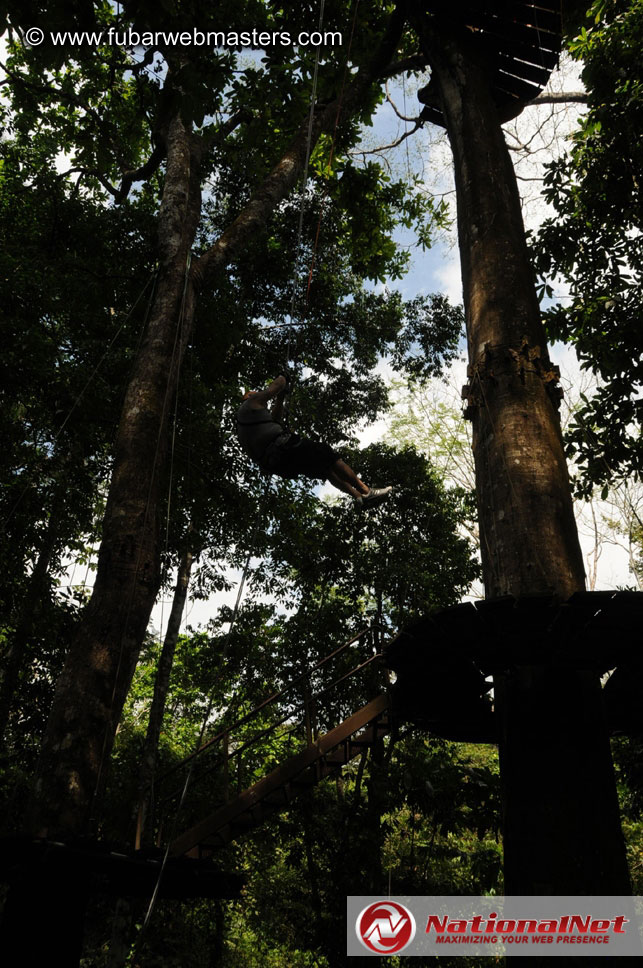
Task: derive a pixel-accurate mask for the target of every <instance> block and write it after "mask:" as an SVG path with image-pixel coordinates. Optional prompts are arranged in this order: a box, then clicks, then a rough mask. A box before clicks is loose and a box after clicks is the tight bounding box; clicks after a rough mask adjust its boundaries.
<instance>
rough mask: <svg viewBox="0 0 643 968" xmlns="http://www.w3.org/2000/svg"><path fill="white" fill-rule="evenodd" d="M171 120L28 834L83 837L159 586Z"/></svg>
mask: <svg viewBox="0 0 643 968" xmlns="http://www.w3.org/2000/svg"><path fill="white" fill-rule="evenodd" d="M193 145H194V142H193V141H192V139H191V136H190V134H189V133H188V132H187V131H186V129H185V127H184V125H183V122H182V121H181V119H180V117H178V116H176V117H174V119H173V120H172V121H171V123H170V125H169V129H168V134H167V171H166V177H165V187H164V192H163V201H162V204H161V210H160V214H159V252H160V270H159V279H158V284H157V290H156V296H155V300H154V305H153V307H152V312H151V317H150V321H149V324H148V327H147V332H146V335H145V339H144V343H143V346H142V347H141V351H140V353H139V355H138V358H137V361H136V364H135V368H134V372H133V375H132V378H131V381H130V385H129V387H128V391H127V395H126V399H125V403H124V407H123V412H122V415H121V421H120V425H119V428H118V432H117V437H116V441H115V447H114V468H113V473H112V481H111V486H110V491H109V497H108V502H107V508H106V511H105V518H104V522H103V536H102V541H101V546H100V551H99V558H98V569H97V573H96V582H95V585H94V590H93V594H92V597H91V600H90V602H89V604H88V606H87V608H86V610H85V612H84V614H83V617H82V619H81V623H80V626H79V629H78V632H77V634H76V637H75V640H74V642H73V643H72V646H71V649H70V653H69V656H68V659H67V661H66V663H65V667H64V669H63V672H62V674H61V676H60V679H59V681H58V683H57V686H56V693H55V696H54V702H53V706H52V710H51V714H50V718H49V722H48V725H47V730H46V733H45V737H44V740H43V747H42V751H41V757H40V763H39V768H38V775H37V779H36V784H35V790H34V796H33V800H32V803H31V809H30V828H31V832H32V833H33V834H35V835H36V836H52V835H55V836H57V837H64V836H69V835H78V834H82V833H87V832H88V830H89V829H90V828H89V827H88V824H89V821H90V817H91V813H92V807H93V803H94V798H95V796H96V794H97V792H98V791H99V790H100V788H101V786H102V784H103V783H104V778H105V770H106V766H107V762H108V759H109V755H110V752H111V747H112V743H113V738H114V734H115V730H116V726H117V724H118V720H119V718H120V715H121V711H122V708H123V703H124V701H125V697H126V695H127V691H128V688H129V685H130V682H131V677H132V674H133V671H134V667H135V665H136V661H137V658H138V654H139V650H140V647H141V643H142V641H143V638H144V635H145V630H146V628H147V623H148V621H149V616H150V612H151V610H152V606H153V604H154V600H155V598H156V594H157V591H158V586H159V545H158V541H159V528H158V521H157V515H158V501H159V484H160V480H161V475H162V473H163V471H164V469H165V454H166V449H167V432H166V431H167V424H168V411H169V404H170V401H171V399H172V397H173V393H174V391H175V389H176V383H177V378H178V372H179V368H180V361H181V356H182V353H183V350H184V347H185V343H186V340H187V335H188V332H189V328H190V323H191V320H192V315H193V305H194V295H193V290H192V287H191V286H190V285H188V286H187V287H186V262H187V257H188V253H189V251H190V247H191V245H192V241H193V239H194V234H195V231H196V226H197V221H198V218H199V213H200V191H199V175H198V166H199V159H198V157H197V153H196V151H195V150H194V147H193Z"/></svg>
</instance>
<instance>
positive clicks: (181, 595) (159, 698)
mask: <svg viewBox="0 0 643 968" xmlns="http://www.w3.org/2000/svg"><path fill="white" fill-rule="evenodd" d="M188 540H189V537H188ZM191 570H192V549H191V548H190V547H189V546H187V547H186V548H185V550H184V552H183V554H182V556H181V561H180V564H179V571H178V575H177V579H176V588H175V589H174V597H173V599H172V610H171V611H170V617H169V619H168V623H167V629H166V632H165V638H164V639H163V648H162V649H161V655H160V657H159V661H158V666H157V670H156V679H155V681H154V696H153V698H152V706H151V708H150V718H149V721H148V724H147V734H146V736H145V745H144V747H143V757H142V761H141V771H140V777H139V786H138V790H139V803H138V822H137V826H136V849H137V850H138V849H139V848H140V846H141V841H142V839H143V834H144V830H145V823H146V820H147V815H148V811H149V807H150V798H151V792H152V785H153V783H154V771H155V769H156V758H157V754H158V745H159V737H160V735H161V726H162V725H163V715H164V713H165V702H166V699H167V692H168V689H169V685H170V674H171V672H172V663H173V662H174V653H175V651H176V644H177V642H178V640H179V630H180V628H181V619H182V617H183V609H184V608H185V602H186V599H187V595H188V585H189V582H190V572H191Z"/></svg>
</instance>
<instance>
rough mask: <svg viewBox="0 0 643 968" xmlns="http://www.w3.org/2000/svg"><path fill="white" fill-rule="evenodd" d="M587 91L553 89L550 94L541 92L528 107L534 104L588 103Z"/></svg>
mask: <svg viewBox="0 0 643 968" xmlns="http://www.w3.org/2000/svg"><path fill="white" fill-rule="evenodd" d="M587 103H588V97H587V94H586V92H585V91H553V92H551V93H550V94H539V95H538V97H536V98H534V100H533V101H528V102H527V104H526V107H531V105H532V104H587Z"/></svg>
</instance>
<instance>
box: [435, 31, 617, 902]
mask: <svg viewBox="0 0 643 968" xmlns="http://www.w3.org/2000/svg"><path fill="white" fill-rule="evenodd" d="M418 29H419V33H420V36H421V38H422V41H423V43H424V45H425V49H426V52H427V54H428V56H429V58H430V62H431V66H432V70H433V76H434V78H435V80H436V82H437V85H438V89H439V91H440V98H441V104H442V111H443V114H444V117H445V119H446V124H447V130H448V134H449V138H450V141H451V147H452V150H453V156H454V165H455V179H456V190H457V200H458V235H459V242H460V253H461V261H462V279H463V286H464V302H465V311H466V320H467V339H468V349H469V385H468V387H466V388H465V395H466V399H467V413H468V416H469V417H470V418H471V420H472V422H473V438H474V440H473V447H474V457H475V464H476V488H477V501H478V514H479V521H480V534H481V545H482V547H481V555H482V566H483V578H484V583H485V592H486V597H487V598H495V597H498V596H503V595H516V596H519V595H530V596H531V595H554V596H556V597H557V598H559V599H560V600H564V599H566V598H568V597H569V596H570V595H571V594H573V593H574V592H576V591H581V590H583V589H584V569H583V561H582V555H581V550H580V546H579V542H578V535H577V531H576V525H575V521H574V515H573V509H572V499H571V490H570V485H569V479H568V474H567V468H566V463H565V457H564V453H563V445H562V437H561V431H560V424H559V419H558V413H557V393H556V376H557V374H556V371H555V368H553V367H552V365H551V363H550V361H549V356H548V351H547V345H546V341H545V334H544V331H543V327H542V324H541V320H540V313H539V307H538V302H537V298H536V294H535V289H534V283H533V278H532V271H531V267H530V263H529V258H528V252H527V246H526V241H525V233H524V227H523V223H522V217H521V211H520V201H519V196H518V190H517V185H516V179H515V175H514V172H513V167H512V164H511V161H510V157H509V153H508V151H507V148H506V145H505V141H504V137H503V134H502V129H501V126H500V122H499V119H498V116H497V112H496V110H495V107H494V104H493V99H492V95H491V90H490V87H489V84H488V83H487V79H486V73H485V69H484V65H482V64H478V63H477V62H476V57H475V53H474V51H473V50H472V46H471V44H470V41H469V39H468V38H467V36H466V34H465V33H464V32H463V33H462V35H461V36H460V35H455V34H454V33H451V32H450V30H449V29H448V28H446V27H445V26H444V25H442V24H440V23H439V21H438V20H437V18H434V19H430V20H429V19H426V20H424V21H423V22H422V23H421V24H418ZM516 659H517V661H518V662H519V661H520V643H519V642H517V643H516ZM495 695H496V708H497V710H498V716H499V722H500V733H501V745H500V757H501V775H502V784H503V813H504V817H503V820H504V851H505V891H506V893H507V894H525V895H538V894H627V893H628V892H629V889H630V888H629V879H628V872H627V866H626V863H625V852H624V846H623V838H622V834H621V830H620V825H619V820H618V807H617V799H616V789H615V783H614V775H613V771H612V765H611V759H610V751H609V743H608V735H607V732H606V728H605V725H604V717H603V710H602V697H601V690H600V683H599V681H598V677H597V675H595V674H594V673H590V672H586V671H579V670H566V671H562V670H561V669H559V668H557V667H556V666H551V667H547V668H544V667H542V666H539V667H525V666H520V665H517V666H516V667H514V668H513V669H511V670H509V671H508V672H507V673H506V674H503V675H501V676H497V677H496V680H495Z"/></svg>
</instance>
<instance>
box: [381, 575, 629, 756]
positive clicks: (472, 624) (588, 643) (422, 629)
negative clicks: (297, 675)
mask: <svg viewBox="0 0 643 968" xmlns="http://www.w3.org/2000/svg"><path fill="white" fill-rule="evenodd" d="M642 624H643V592H614V591H605V592H577V593H576V594H575V595H572V597H571V598H570V599H569V600H568V601H566V602H560V601H558V600H557V599H555V598H553V597H548V596H538V597H533V598H529V597H523V598H513V597H512V596H507V597H506V598H497V599H492V600H489V601H479V602H475V603H472V602H465V603H463V604H462V605H455V606H453V607H452V608H445V609H442V610H441V611H438V612H435V613H434V614H432V615H429V616H427V617H426V618H424V619H422V620H421V621H419V622H416V623H415V624H414V625H412V626H409V627H408V628H406V629H404V630H403V631H402V632H400V633H399V635H397V636H395V638H394V639H392V640H391V641H390V642H389V643H388V644H387V646H386V647H385V649H384V661H385V663H386V665H387V666H388V667H389V668H390V669H392V670H394V671H395V673H396V675H397V681H396V683H395V685H394V687H393V689H392V694H391V702H392V711H393V714H394V715H395V716H396V717H397V718H399V719H401V720H408V721H410V722H413V723H415V724H417V725H418V726H421V727H424V728H427V729H429V730H431V731H432V732H434V733H436V734H437V735H439V736H445V737H446V738H448V739H454V740H458V739H463V740H467V741H469V742H493V741H494V739H495V726H494V724H493V719H492V716H491V706H490V704H489V702H488V700H487V699H486V697H485V693H486V692H487V691H488V690H489V688H490V683H489V682H487V681H486V679H487V678H488V677H489V676H492V675H493V674H495V673H499V672H505V671H507V670H510V669H512V668H514V667H517V666H529V665H539V666H545V667H547V668H549V669H550V670H551V674H552V675H553V674H555V670H556V669H563V668H574V669H591V670H593V671H595V672H596V674H597V675H601V676H602V675H604V674H605V673H607V672H608V671H610V670H614V669H615V670H616V671H615V672H614V673H613V675H612V678H611V679H609V680H608V682H607V684H606V685H605V687H604V690H603V692H604V700H605V708H606V713H607V717H608V724H609V726H610V729H611V730H612V732H624V733H627V734H629V735H643V650H642V649H641V646H640V628H641V625H642Z"/></svg>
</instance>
